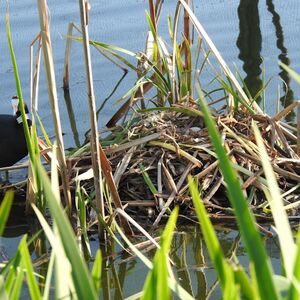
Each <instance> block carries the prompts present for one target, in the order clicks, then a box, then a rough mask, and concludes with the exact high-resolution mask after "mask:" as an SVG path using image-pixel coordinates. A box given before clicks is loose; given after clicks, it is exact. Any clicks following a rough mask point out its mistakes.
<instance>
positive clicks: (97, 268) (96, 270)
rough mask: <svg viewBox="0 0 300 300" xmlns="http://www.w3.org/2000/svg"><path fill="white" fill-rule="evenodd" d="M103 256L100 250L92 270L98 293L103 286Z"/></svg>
mask: <svg viewBox="0 0 300 300" xmlns="http://www.w3.org/2000/svg"><path fill="white" fill-rule="evenodd" d="M101 271H102V254H101V251H100V249H99V250H98V251H97V253H96V256H95V261H94V265H93V269H92V277H93V283H94V287H95V290H96V291H98V290H99V288H100V286H101Z"/></svg>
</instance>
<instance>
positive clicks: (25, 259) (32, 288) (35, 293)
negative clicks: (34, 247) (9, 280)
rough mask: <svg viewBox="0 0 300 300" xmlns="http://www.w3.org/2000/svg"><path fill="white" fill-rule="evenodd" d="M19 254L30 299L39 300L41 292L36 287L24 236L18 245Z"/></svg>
mask: <svg viewBox="0 0 300 300" xmlns="http://www.w3.org/2000/svg"><path fill="white" fill-rule="evenodd" d="M19 249H20V254H21V266H22V267H23V268H24V269H25V270H26V278H27V284H28V288H29V292H30V296H31V299H35V300H39V299H42V295H41V292H40V290H39V287H38V283H37V281H36V279H35V275H34V272H33V266H32V263H31V258H30V254H29V251H28V246H27V243H26V236H24V237H23V238H22V240H21V242H20V245H19Z"/></svg>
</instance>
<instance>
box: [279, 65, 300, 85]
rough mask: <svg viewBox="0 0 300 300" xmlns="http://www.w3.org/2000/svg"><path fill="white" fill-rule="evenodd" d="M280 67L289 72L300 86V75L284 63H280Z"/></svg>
mask: <svg viewBox="0 0 300 300" xmlns="http://www.w3.org/2000/svg"><path fill="white" fill-rule="evenodd" d="M279 65H280V67H282V68H283V69H284V70H285V71H287V72H288V73H289V74H290V76H291V77H292V78H293V79H294V80H295V81H296V82H297V83H298V84H300V75H299V74H298V73H297V72H295V71H294V70H293V69H292V68H290V67H288V66H287V65H285V64H283V63H282V62H279Z"/></svg>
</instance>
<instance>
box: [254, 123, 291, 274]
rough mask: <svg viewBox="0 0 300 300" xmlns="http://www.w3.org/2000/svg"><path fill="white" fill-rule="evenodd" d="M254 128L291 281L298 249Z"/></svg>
mask: <svg viewBox="0 0 300 300" xmlns="http://www.w3.org/2000/svg"><path fill="white" fill-rule="evenodd" d="M252 126H253V131H254V134H255V138H256V142H257V145H258V147H259V151H260V157H261V162H262V165H263V168H264V172H265V176H266V179H267V181H268V187H269V189H268V192H269V193H270V197H267V198H268V200H269V204H270V207H271V211H272V215H273V217H274V222H275V226H276V230H277V233H278V238H279V242H280V249H281V254H282V258H283V265H284V269H285V272H286V274H287V277H288V278H289V279H292V276H293V266H294V259H295V251H296V248H295V244H294V240H293V236H292V232H291V227H290V224H289V220H288V217H287V214H286V212H285V209H284V205H283V203H282V199H281V195H280V191H279V187H278V184H277V180H276V177H275V173H274V171H273V168H272V165H271V163H270V158H269V156H268V153H267V151H266V148H265V146H264V142H263V139H262V137H261V134H260V132H259V129H258V127H257V125H256V124H255V123H253V124H252ZM266 195H268V194H266Z"/></svg>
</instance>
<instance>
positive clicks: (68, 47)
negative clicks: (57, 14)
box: [63, 23, 74, 90]
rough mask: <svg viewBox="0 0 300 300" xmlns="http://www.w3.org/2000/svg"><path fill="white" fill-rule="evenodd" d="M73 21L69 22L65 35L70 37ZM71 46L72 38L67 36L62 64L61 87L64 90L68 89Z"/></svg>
mask: <svg viewBox="0 0 300 300" xmlns="http://www.w3.org/2000/svg"><path fill="white" fill-rule="evenodd" d="M73 27H74V24H73V23H69V25H68V33H67V36H68V37H70V36H72V35H73ZM71 47H72V39H71V38H67V44H66V50H65V64H64V77H63V88H64V90H68V89H69V79H70V75H69V68H70V56H71Z"/></svg>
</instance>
